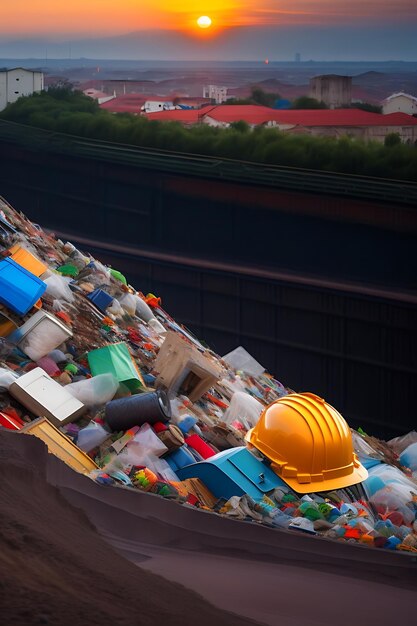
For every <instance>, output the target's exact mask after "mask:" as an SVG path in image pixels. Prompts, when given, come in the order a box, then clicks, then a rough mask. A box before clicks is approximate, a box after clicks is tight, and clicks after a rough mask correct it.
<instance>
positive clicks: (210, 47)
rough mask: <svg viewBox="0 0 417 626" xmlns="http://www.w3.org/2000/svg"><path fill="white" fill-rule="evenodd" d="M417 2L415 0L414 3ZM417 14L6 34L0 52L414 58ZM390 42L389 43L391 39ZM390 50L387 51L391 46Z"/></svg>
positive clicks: (205, 58)
mask: <svg viewBox="0 0 417 626" xmlns="http://www.w3.org/2000/svg"><path fill="white" fill-rule="evenodd" d="M416 5H417V3H416ZM416 32H417V19H416V20H414V19H411V20H410V22H408V23H405V24H401V25H400V24H399V23H398V21H394V22H393V23H392V24H385V23H375V24H373V25H369V24H367V23H358V24H355V25H352V24H349V23H348V24H335V25H331V26H329V25H321V24H320V25H316V24H315V25H302V26H299V25H294V24H291V25H288V26H282V25H281V26H271V25H265V26H263V27H260V26H248V25H245V26H239V27H234V28H229V29H225V30H223V31H219V32H217V33H215V34H212V35H210V36H207V37H206V36H204V37H197V36H194V35H190V34H189V33H185V32H180V31H175V30H172V29H166V30H162V29H157V30H140V31H132V30H130V31H129V32H126V33H124V34H118V35H116V34H111V35H108V36H106V35H102V36H100V35H99V34H98V33H97V32H94V36H93V37H92V36H90V37H85V36H84V37H83V36H81V35H80V34H74V35H73V36H72V37H71V36H67V37H63V36H59V34H58V33H57V32H55V31H51V34H50V35H49V36H39V35H31V36H20V37H19V36H11V35H8V36H5V35H3V36H2V37H1V39H0V57H1V58H22V59H27V58H33V59H45V58H46V57H48V58H50V59H56V60H62V59H65V60H68V59H71V60H72V59H97V60H103V61H104V60H114V61H116V60H126V61H127V60H131V61H139V60H146V61H165V60H166V61H168V60H171V59H175V60H176V61H183V62H185V61H190V60H193V61H196V62H222V61H230V62H233V61H236V62H238V61H242V62H256V61H260V62H261V61H263V60H265V59H269V61H270V62H271V63H272V62H278V63H279V62H290V61H291V60H294V59H295V55H296V54H300V56H301V62H302V63H303V62H304V63H306V62H309V61H318V62H362V61H364V60H365V62H389V61H392V62H400V61H403V62H415V61H417V37H416ZM388 44H389V45H388ZM388 50H389V52H388Z"/></svg>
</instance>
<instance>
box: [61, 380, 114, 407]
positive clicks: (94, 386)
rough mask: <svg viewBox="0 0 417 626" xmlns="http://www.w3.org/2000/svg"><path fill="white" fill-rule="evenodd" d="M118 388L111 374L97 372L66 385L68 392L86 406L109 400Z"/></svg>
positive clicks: (104, 402)
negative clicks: (97, 373)
mask: <svg viewBox="0 0 417 626" xmlns="http://www.w3.org/2000/svg"><path fill="white" fill-rule="evenodd" d="M118 388H119V383H118V381H117V380H116V379H115V377H114V376H113V374H99V375H98V376H93V378H88V379H87V380H80V381H79V382H77V383H71V384H70V385H67V386H66V389H67V390H68V391H69V392H70V394H71V395H72V396H74V398H77V400H79V401H80V402H82V403H83V404H85V405H86V406H95V405H98V404H106V402H110V400H112V399H113V398H114V396H115V395H116V392H117V390H118Z"/></svg>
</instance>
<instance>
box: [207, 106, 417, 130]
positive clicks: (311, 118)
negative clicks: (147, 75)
mask: <svg viewBox="0 0 417 626" xmlns="http://www.w3.org/2000/svg"><path fill="white" fill-rule="evenodd" d="M209 115H210V117H211V118H212V119H214V120H216V121H218V122H224V123H230V122H236V121H238V120H244V121H246V122H248V124H264V123H266V122H268V121H275V122H277V123H278V124H279V123H281V124H294V125H299V126H414V125H416V124H417V119H416V118H414V117H412V116H411V115H407V114H406V113H391V114H389V115H382V114H380V113H369V112H368V111H362V110H360V109H333V110H330V109H313V110H311V109H307V110H306V109H294V110H288V111H278V110H276V109H269V108H268V107H262V106H255V105H238V104H236V105H220V106H217V107H215V109H214V110H212V111H210V114H209Z"/></svg>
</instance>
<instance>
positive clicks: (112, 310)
mask: <svg viewBox="0 0 417 626" xmlns="http://www.w3.org/2000/svg"><path fill="white" fill-rule="evenodd" d="M124 312H125V311H124V309H123V307H122V305H121V304H120V302H119V301H118V300H117V299H116V298H115V299H114V300H113V302H112V303H111V306H109V307H107V309H106V313H107V314H108V315H109V314H110V315H113V316H114V317H122V316H123V315H124Z"/></svg>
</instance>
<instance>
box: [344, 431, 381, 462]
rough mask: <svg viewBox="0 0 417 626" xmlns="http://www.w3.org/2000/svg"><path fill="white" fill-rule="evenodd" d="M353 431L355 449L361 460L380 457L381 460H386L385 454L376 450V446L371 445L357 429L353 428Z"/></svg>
mask: <svg viewBox="0 0 417 626" xmlns="http://www.w3.org/2000/svg"><path fill="white" fill-rule="evenodd" d="M351 432H352V442H353V449H354V450H355V452H356V454H357V455H358V457H359V459H360V460H361V461H365V460H366V459H378V460H379V461H383V460H384V456H383V455H382V454H381V453H380V452H378V451H377V450H374V448H372V446H370V445H369V443H368V442H367V441H365V439H363V438H362V437H361V436H360V435H359V433H357V432H356V430H353V429H351Z"/></svg>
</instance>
